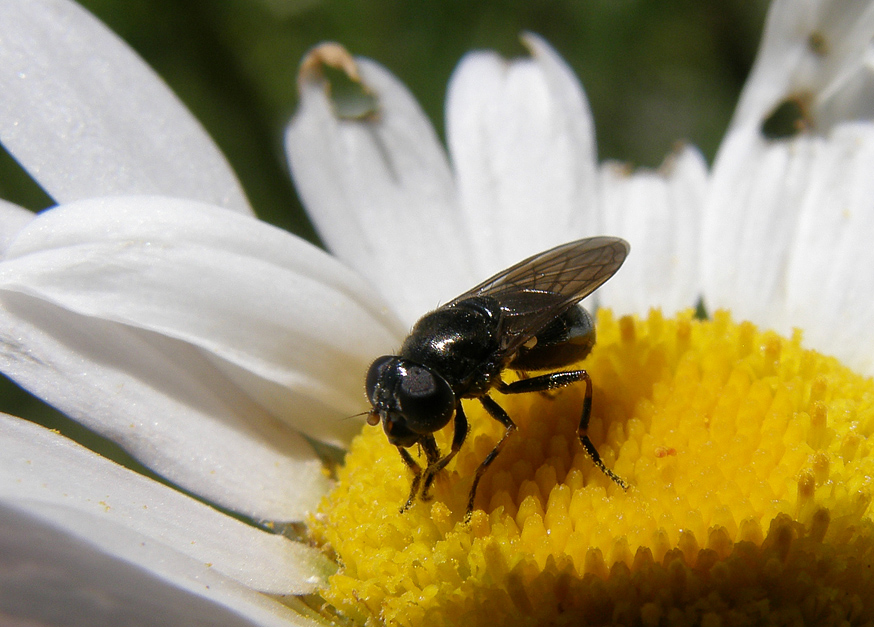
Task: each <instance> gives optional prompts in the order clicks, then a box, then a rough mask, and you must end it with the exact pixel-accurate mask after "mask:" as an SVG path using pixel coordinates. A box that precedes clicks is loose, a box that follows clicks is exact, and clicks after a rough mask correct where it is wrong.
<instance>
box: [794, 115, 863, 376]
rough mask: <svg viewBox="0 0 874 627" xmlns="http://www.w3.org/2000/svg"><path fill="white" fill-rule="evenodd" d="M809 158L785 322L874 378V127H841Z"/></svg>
mask: <svg viewBox="0 0 874 627" xmlns="http://www.w3.org/2000/svg"><path fill="white" fill-rule="evenodd" d="M799 152H800V151H799ZM803 153H806V154H805V155H804V156H802V155H801V154H799V156H798V157H797V160H799V161H800V160H802V159H803V160H804V161H807V162H808V163H809V164H810V165H809V167H810V175H809V177H808V178H807V180H806V181H805V183H804V196H803V198H802V200H801V206H800V207H799V212H798V226H797V233H796V237H795V240H794V242H793V244H792V248H791V250H790V253H789V258H788V264H787V269H786V282H787V285H786V320H787V322H788V324H790V325H792V326H797V327H799V328H801V329H802V330H803V331H804V338H805V343H806V344H808V345H810V346H813V347H816V348H818V349H820V350H821V351H824V352H826V353H830V354H833V355H836V356H838V357H839V358H840V359H841V360H842V361H843V362H844V363H845V364H847V365H849V366H851V367H853V368H855V369H856V370H858V371H860V372H862V373H865V374H867V375H874V333H872V332H871V329H872V328H874V272H872V271H871V269H872V268H874V246H872V241H871V238H872V234H874V177H872V176H871V173H872V172H874V125H871V124H860V125H845V126H843V127H837V128H836V129H835V131H834V132H833V133H832V136H831V137H830V138H829V139H828V140H827V141H826V140H821V139H811V140H810V142H809V146H806V149H805V150H804V151H803Z"/></svg>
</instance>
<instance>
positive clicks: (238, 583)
mask: <svg viewBox="0 0 874 627" xmlns="http://www.w3.org/2000/svg"><path fill="white" fill-rule="evenodd" d="M0 442H2V446H3V450H4V455H3V457H2V458H0V479H2V480H0V503H2V506H0V512H3V515H2V516H0V519H2V520H3V525H4V527H6V530H11V531H13V532H20V530H21V527H22V525H21V524H20V523H17V522H16V519H18V520H20V519H21V518H26V519H29V522H30V524H29V525H28V526H29V527H30V528H31V529H30V531H31V533H32V534H37V535H44V536H45V539H46V540H47V543H46V544H45V545H43V547H42V552H43V554H44V555H45V557H49V556H51V555H55V557H57V558H59V559H60V560H61V563H63V558H64V557H75V558H78V559H83V560H85V561H86V563H87V558H88V556H89V553H90V554H92V555H93V557H97V555H98V553H102V554H103V557H102V558H101V559H102V561H103V562H104V563H105V564H110V565H111V564H112V562H113V561H114V560H112V559H111V558H117V559H120V560H123V561H125V562H129V563H131V564H134V565H136V566H138V567H139V568H141V569H144V570H145V571H148V572H151V573H152V576H153V577H155V578H156V579H158V580H163V583H164V584H167V583H169V584H172V585H174V586H178V587H179V588H181V589H182V590H187V591H188V592H189V593H192V594H194V595H197V596H201V597H205V598H206V599H210V600H211V601H212V602H214V603H215V602H218V603H219V604H222V605H224V604H230V605H231V606H232V607H233V605H234V603H229V602H232V601H234V600H235V597H236V601H237V602H238V603H239V604H240V605H242V606H243V607H245V606H246V605H255V606H256V608H253V609H258V610H259V611H260V612H263V611H264V610H265V609H272V612H271V613H275V612H276V611H277V609H278V608H269V606H270V605H271V604H270V603H269V602H268V600H267V599H265V598H263V597H259V595H256V594H252V592H251V590H259V591H262V592H268V593H272V594H290V593H297V594H300V593H306V592H310V591H312V590H313V589H314V588H315V587H316V586H317V585H320V584H321V583H323V582H324V581H325V578H326V577H327V576H328V575H329V574H330V573H331V572H332V571H333V569H334V567H333V566H332V565H331V564H330V563H329V562H328V561H327V560H326V559H325V558H324V557H323V556H322V555H321V554H320V553H319V552H318V551H316V550H314V549H311V548H309V547H307V546H304V545H302V544H299V543H296V542H292V541H290V540H288V539H286V538H284V537H282V536H279V535H274V534H270V533H266V532H263V531H260V530H258V529H256V528H254V527H251V526H249V525H246V524H244V523H241V522H239V521H237V520H235V519H233V518H230V517H229V516H226V515H224V514H221V513H219V512H217V511H216V510H214V509H212V508H210V507H208V506H206V505H203V504H202V503H199V502H197V501H195V500H194V499H192V498H190V497H187V496H185V495H183V494H180V493H178V492H176V491H174V490H172V489H170V488H167V487H165V486H163V485H161V484H159V483H157V482H155V481H152V480H150V479H147V478H145V477H143V476H141V475H138V474H136V473H134V472H132V471H129V470H127V469H125V468H122V467H121V466H118V465H116V464H114V463H113V462H110V461H108V460H106V459H103V458H101V457H100V456H98V455H96V454H94V453H92V452H91V451H88V450H87V449H84V448H82V447H81V446H79V445H77V444H75V443H73V442H71V441H69V440H67V439H66V438H64V437H62V436H59V435H57V434H55V433H53V432H51V431H49V430H47V429H44V428H42V427H39V426H37V425H34V424H32V423H28V422H26V421H24V420H20V419H17V418H13V417H11V416H6V415H0ZM10 523H13V524H10ZM37 530H39V531H37ZM40 532H41V534H40ZM25 535H27V534H25ZM0 537H2V539H3V541H4V542H8V541H9V539H10V537H9V535H8V534H7V533H3V534H0ZM77 540H78V541H77ZM27 542H29V541H25V546H19V550H22V549H24V550H22V554H21V555H22V556H23V555H26V554H28V553H30V554H31V555H32V554H33V553H37V552H38V546H27ZM9 548H13V546H10V547H9ZM65 548H70V549H74V551H73V552H72V555H70V554H69V553H67V552H66V551H65V550H64V549H65ZM0 555H3V556H4V558H5V559H10V558H12V555H13V554H12V553H10V552H7V551H5V550H4V551H0ZM92 566H93V564H92ZM0 571H2V572H3V573H5V574H6V575H9V574H10V572H9V570H8V569H6V568H3V569H0ZM96 571H97V569H96V568H95V569H93V572H89V575H92V576H96V575H97V572H96ZM44 574H45V575H52V573H51V572H48V573H44ZM53 575H54V576H55V577H57V576H58V575H60V573H58V572H54V573H53ZM0 577H2V575H0ZM10 579H12V580H13V581H15V578H14V577H11V578H10ZM58 583H61V582H58ZM69 583H72V582H69ZM19 585H20V582H19ZM152 585H155V584H152ZM162 587H164V586H162ZM0 589H2V590H4V592H5V591H6V590H7V587H6V586H0ZM250 589H251V590H250ZM30 592H33V591H30ZM76 592H77V590H76V588H75V586H73V587H71V589H70V590H69V591H68V593H70V594H75V593H76ZM78 592H80V593H81V592H82V590H81V588H80V589H79V590H78ZM180 592H181V591H180ZM0 594H2V593H0ZM133 596H134V597H136V595H135V594H133ZM176 596H182V597H184V596H185V595H183V594H177V595H176ZM24 598H25V599H26V598H27V595H24ZM192 601H194V599H192ZM257 606H260V607H257ZM280 615H281V612H280Z"/></svg>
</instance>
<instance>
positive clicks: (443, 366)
mask: <svg viewBox="0 0 874 627" xmlns="http://www.w3.org/2000/svg"><path fill="white" fill-rule="evenodd" d="M498 313H499V311H498V310H497V306H496V305H494V304H493V303H491V302H490V299H488V298H470V299H467V300H464V301H461V302H458V303H456V304H454V305H452V306H449V307H442V308H440V309H437V310H435V311H432V312H431V313H428V314H426V315H424V316H422V318H421V319H420V320H419V321H418V322H417V323H416V325H415V326H414V327H413V330H412V332H411V333H410V335H409V336H408V337H407V339H406V341H404V344H403V346H402V347H401V350H400V353H399V354H400V356H401V357H402V358H404V359H408V360H410V361H413V362H415V363H419V364H422V365H424V366H426V367H428V368H429V369H431V370H433V371H435V372H437V373H439V374H440V375H441V376H442V377H443V378H444V379H445V380H446V381H447V382H448V383H449V384H450V385H451V386H452V387H453V389H454V390H455V391H456V394H458V393H460V392H462V391H463V390H461V389H460V388H463V387H466V386H467V384H468V382H469V381H470V379H471V377H472V376H473V375H475V374H476V373H477V372H479V371H481V370H482V367H483V364H486V363H489V362H490V361H491V360H492V359H493V356H494V355H495V354H496V353H497V352H498V348H499V346H498V338H497V328H498Z"/></svg>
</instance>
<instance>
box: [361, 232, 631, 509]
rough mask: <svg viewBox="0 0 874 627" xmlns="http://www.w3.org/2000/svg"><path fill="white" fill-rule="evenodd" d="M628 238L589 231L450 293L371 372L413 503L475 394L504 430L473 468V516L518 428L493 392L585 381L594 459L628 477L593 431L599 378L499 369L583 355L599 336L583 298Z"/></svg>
mask: <svg viewBox="0 0 874 627" xmlns="http://www.w3.org/2000/svg"><path fill="white" fill-rule="evenodd" d="M628 251H629V246H628V243H627V242H626V241H625V240H622V239H619V238H616V237H591V238H588V239H581V240H577V241H575V242H570V243H567V244H563V245H561V246H558V247H556V248H553V249H551V250H548V251H546V252H543V253H540V254H538V255H534V256H533V257H529V258H528V259H525V260H524V261H521V262H519V263H517V264H516V265H515V266H513V267H511V268H508V269H507V270H504V271H503V272H499V273H498V274H496V275H495V276H493V277H492V278H490V279H488V280H486V281H484V282H483V283H480V284H479V285H477V286H476V287H475V288H473V289H472V290H470V291H468V292H465V293H464V294H462V295H461V296H459V297H458V298H456V299H454V300H453V301H451V302H449V303H447V304H445V305H443V306H442V307H439V308H438V309H436V310H434V311H432V312H431V313H428V314H426V315H424V316H423V317H422V318H421V319H420V320H419V321H418V322H417V323H416V325H415V326H414V327H413V330H412V332H411V333H410V335H409V336H408V337H407V339H406V340H405V341H404V343H403V345H402V346H401V350H400V351H399V352H398V354H397V355H386V356H384V357H380V358H379V359H377V360H376V361H374V362H373V364H372V365H371V366H370V369H369V370H368V372H367V382H366V391H367V397H368V399H369V400H370V402H371V404H372V405H373V409H371V411H370V412H369V414H368V418H367V422H368V423H369V424H371V425H376V424H378V423H379V421H380V420H382V426H383V429H384V430H385V433H386V435H387V436H388V440H389V442H391V443H392V444H393V445H395V446H397V447H398V451H400V454H401V457H402V458H403V460H404V463H405V464H406V465H407V467H409V469H410V470H412V471H413V484H412V488H411V490H410V497H409V498H408V499H407V502H406V504H405V505H404V507H403V508H402V510H401V511H405V510H407V509H409V508H410V507H411V506H412V505H413V502H414V501H415V499H416V495H417V494H418V493H419V489H420V488H421V499H422V500H423V501H424V500H428V499H429V498H430V497H429V491H430V489H431V484H432V483H433V481H434V477H435V476H436V475H437V473H438V472H440V471H441V470H442V469H443V468H444V467H445V466H446V464H448V463H449V460H451V459H452V458H453V457H454V456H455V455H456V453H458V451H459V449H460V448H461V445H462V444H463V443H464V440H465V438H466V437H467V432H468V425H467V418H466V417H465V415H464V409H463V407H462V404H461V399H463V398H476V399H478V400H479V401H480V403H482V405H483V407H485V409H486V411H487V412H488V413H489V415H490V416H492V418H494V419H495V420H497V421H498V422H500V423H501V424H502V425H503V426H504V428H505V432H504V435H503V437H501V439H500V440H499V441H498V443H497V444H496V445H495V448H494V449H492V451H491V452H490V453H489V454H488V455H487V456H486V458H485V459H484V460H483V462H482V463H481V464H480V465H479V467H478V468H477V470H476V475H475V476H474V479H473V485H472V486H471V488H470V498H469V500H468V504H467V516H468V517H469V516H470V514H471V512H472V511H473V500H474V497H475V496H476V487H477V485H478V484H479V481H480V479H481V478H482V475H483V473H484V472H485V471H486V468H488V467H489V464H491V463H492V462H493V461H494V460H495V457H497V456H498V453H500V452H501V448H502V447H503V445H504V442H506V440H507V438H508V437H509V435H510V434H511V433H512V432H513V431H515V430H516V425H515V423H514V422H513V421H512V420H511V419H510V416H508V415H507V412H505V411H504V410H503V409H502V408H501V406H500V405H498V403H496V402H495V401H494V400H493V399H492V397H491V396H489V394H488V392H489V390H491V389H492V388H496V389H497V390H498V391H499V392H502V393H503V394H520V393H525V392H537V391H543V390H551V389H554V388H560V387H564V386H567V385H570V384H572V383H576V382H578V381H584V382H585V384H586V395H585V397H584V400H583V408H582V416H581V418H580V426H579V429H578V431H577V432H578V435H579V438H580V442H582V444H583V447H584V448H585V449H586V452H587V453H588V454H589V456H590V457H591V458H592V461H593V462H594V463H595V465H596V466H597V467H598V468H600V469H601V470H602V471H603V472H604V473H605V474H606V475H607V476H608V477H610V478H611V479H612V480H613V481H615V482H616V483H617V484H619V485H620V486H622V487H623V488H627V485H626V484H625V482H624V481H622V479H620V478H619V477H618V476H616V475H615V474H614V473H613V472H612V471H611V470H610V469H609V468H607V467H606V466H605V465H604V462H603V461H601V456H600V455H599V454H598V451H597V450H596V449H595V445H594V444H592V441H591V440H590V439H589V436H588V435H587V434H586V432H587V429H588V426H589V416H590V415H591V411H592V380H591V379H590V378H589V375H588V374H587V373H586V371H585V370H567V371H560V372H552V373H550V374H543V375H539V376H533V377H530V378H524V379H520V380H518V381H514V382H512V383H505V382H504V381H503V380H502V379H501V376H500V375H501V371H502V370H504V369H506V368H511V369H514V370H518V371H521V372H529V371H537V370H554V369H560V368H563V367H567V366H569V365H571V364H573V363H576V362H578V361H580V360H582V359H583V358H584V357H585V356H586V355H588V354H589V352H590V351H591V350H592V346H593V345H594V343H595V326H594V322H593V321H592V317H591V316H590V315H589V313H588V312H587V311H586V310H585V309H583V307H582V306H580V305H579V301H581V300H582V299H583V298H585V297H586V296H588V295H589V294H591V293H592V292H594V291H595V290H596V289H597V288H598V287H600V286H601V285H602V284H603V283H604V282H605V281H606V280H607V279H609V278H610V277H611V276H613V274H614V273H615V272H616V271H617V270H618V269H619V266H621V265H622V262H623V261H625V257H626V256H627V255H628ZM453 416H454V417H455V427H454V435H453V438H452V447H451V449H450V451H449V453H447V454H446V455H441V453H440V449H439V448H438V447H437V443H436V442H435V440H434V436H433V433H434V432H435V431H438V430H439V429H442V428H443V427H445V426H446V425H447V424H448V423H449V421H450V420H451V419H452V418H453ZM414 444H418V445H421V447H422V450H424V451H425V456H426V458H427V460H428V464H427V466H426V467H425V468H424V470H423V469H422V467H421V466H419V464H418V463H416V461H415V460H414V459H413V457H412V455H410V453H409V451H407V448H408V447H411V446H413V445H414Z"/></svg>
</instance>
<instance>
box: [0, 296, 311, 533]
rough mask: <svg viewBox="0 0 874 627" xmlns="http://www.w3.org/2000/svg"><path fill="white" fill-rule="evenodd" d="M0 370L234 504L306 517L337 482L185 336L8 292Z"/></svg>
mask: <svg viewBox="0 0 874 627" xmlns="http://www.w3.org/2000/svg"><path fill="white" fill-rule="evenodd" d="M0 370H2V371H3V373H4V374H6V375H7V376H9V377H10V378H11V379H13V380H14V381H16V382H17V383H18V384H19V385H21V386H22V387H24V388H25V389H27V390H29V391H30V392H31V393H33V394H34V395H36V396H38V397H40V398H42V399H44V400H45V401H46V402H48V403H49V404H51V405H54V406H55V407H57V408H58V409H60V410H61V411H63V412H64V413H66V414H67V415H68V416H70V417H71V418H73V419H74V420H77V421H78V422H80V423H82V424H84V425H85V426H87V427H88V428H90V429H92V430H94V431H96V432H97V433H100V434H101V435H103V436H105V437H107V438H109V439H111V440H113V441H115V442H117V443H118V444H119V445H121V446H122V447H123V448H125V449H126V450H127V451H128V452H130V453H131V454H132V455H133V456H134V457H136V458H137V459H139V460H140V461H141V462H143V464H145V465H146V466H148V467H149V468H151V469H152V470H154V471H155V472H156V473H158V474H160V475H162V476H164V477H167V478H168V479H169V480H171V481H173V482H174V483H176V484H178V485H180V486H182V487H183V488H185V489H187V490H189V491H191V492H193V493H195V494H198V495H199V496H202V497H203V498H205V499H207V500H208V501H211V502H214V503H218V504H220V505H222V506H224V507H227V508H230V509H232V510H234V511H238V512H241V513H244V514H247V515H249V516H252V517H254V518H260V519H268V520H278V521H285V520H300V519H302V518H303V517H304V516H305V515H306V513H307V512H308V511H311V510H312V509H313V508H314V507H315V505H316V504H317V503H318V499H319V498H320V496H321V494H323V493H324V491H325V490H326V489H327V487H328V482H327V480H326V479H325V477H324V476H323V475H322V472H321V471H322V468H321V464H320V463H319V461H318V460H317V459H316V457H315V455H314V453H313V451H312V449H311V448H310V446H309V445H308V444H307V443H306V442H305V441H304V440H303V439H302V438H301V437H300V436H298V435H296V434H295V433H294V432H292V431H291V430H290V429H289V428H288V427H286V426H284V425H282V424H281V423H279V422H278V421H277V419H276V418H275V417H273V416H270V415H269V414H267V412H266V411H265V410H264V409H263V408H261V407H260V406H258V405H257V404H256V403H254V402H253V401H252V400H251V399H249V398H248V396H247V395H246V394H245V393H244V392H243V391H242V390H241V389H240V388H238V387H237V386H236V385H235V384H234V383H233V382H232V381H229V380H228V378H227V377H226V376H225V375H224V373H223V372H221V371H220V370H219V369H218V368H216V367H215V366H214V365H213V364H212V363H211V361H210V360H209V359H208V358H207V357H206V356H204V354H203V353H202V352H201V351H200V350H199V349H197V348H195V347H192V346H191V345H189V344H186V343H184V342H181V341H179V340H172V339H169V338H166V337H164V336H161V335H158V334H155V333H150V332H147V331H142V330H138V329H133V328H130V327H126V326H125V325H121V324H118V323H111V322H106V321H103V320H97V319H95V318H88V317H84V316H78V315H76V314H72V313H70V312H69V311H66V310H64V309H60V308H58V307H55V306H53V305H51V304H49V303H47V302H45V301H41V300H38V299H34V298H31V297H29V296H25V295H22V294H16V293H4V294H3V295H2V296H0Z"/></svg>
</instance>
